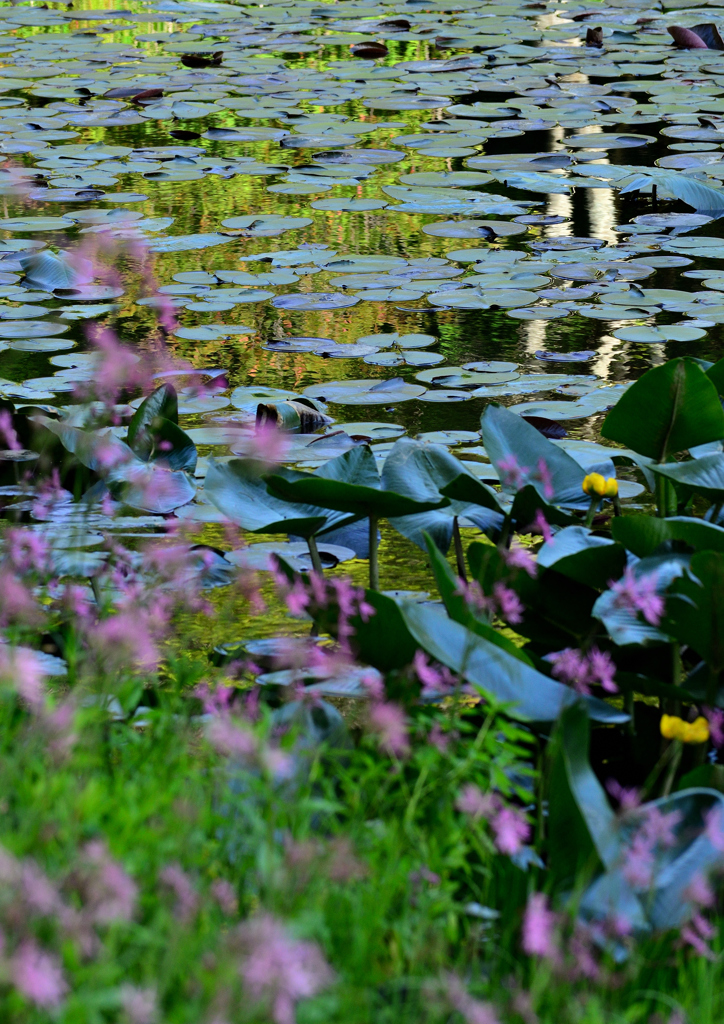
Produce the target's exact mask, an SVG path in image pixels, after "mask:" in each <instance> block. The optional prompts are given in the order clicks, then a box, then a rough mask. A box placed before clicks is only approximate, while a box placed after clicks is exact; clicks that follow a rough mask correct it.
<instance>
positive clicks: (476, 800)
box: [455, 782, 500, 819]
mask: <svg viewBox="0 0 724 1024" xmlns="http://www.w3.org/2000/svg"><path fill="white" fill-rule="evenodd" d="M455 806H456V807H457V809H458V810H459V811H462V813H463V814H469V815H470V817H471V818H473V819H478V818H484V819H487V818H489V817H490V815H491V814H493V812H494V811H496V810H497V808H498V807H499V806H500V800H499V798H498V797H497V796H496V795H495V793H483V791H482V790H481V789H479V788H478V787H477V786H476V785H475V784H474V783H473V782H468V783H467V785H465V786H463V788H462V789H461V790H460V793H459V794H458V798H457V800H456V801H455Z"/></svg>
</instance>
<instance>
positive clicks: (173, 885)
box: [158, 864, 199, 922]
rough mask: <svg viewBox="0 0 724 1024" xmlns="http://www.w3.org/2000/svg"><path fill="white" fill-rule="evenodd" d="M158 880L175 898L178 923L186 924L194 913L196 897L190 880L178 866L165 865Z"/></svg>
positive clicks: (197, 900) (196, 904)
mask: <svg viewBox="0 0 724 1024" xmlns="http://www.w3.org/2000/svg"><path fill="white" fill-rule="evenodd" d="M158 879H159V881H160V882H162V883H163V884H164V885H165V886H166V887H167V888H168V889H170V890H171V892H172V893H173V895H174V896H175V897H176V907H175V913H176V917H177V918H178V919H179V921H182V922H188V921H189V920H190V919H191V918H192V917H193V916H194V914H195V913H196V908H197V906H198V902H199V899H198V896H197V895H196V890H195V889H194V887H193V885H192V884H191V879H190V878H189V876H188V875H187V874H186V872H185V871H184V870H183V868H182V867H181V866H180V865H179V864H167V865H166V867H165V868H163V869H162V870H161V871H160V872H159V876H158Z"/></svg>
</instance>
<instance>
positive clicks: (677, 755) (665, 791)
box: [661, 740, 684, 796]
mask: <svg viewBox="0 0 724 1024" xmlns="http://www.w3.org/2000/svg"><path fill="white" fill-rule="evenodd" d="M672 746H673V748H674V752H673V754H672V755H671V761H670V763H669V770H668V772H667V773H666V778H665V779H664V785H663V788H662V790H661V795H662V796H668V795H669V793H670V792H671V787H672V786H673V784H674V779H675V778H676V773H677V771H678V769H679V765H680V764H681V754H682V751H683V749H684V744H683V743H682V742H681V740H674V742H673V744H672Z"/></svg>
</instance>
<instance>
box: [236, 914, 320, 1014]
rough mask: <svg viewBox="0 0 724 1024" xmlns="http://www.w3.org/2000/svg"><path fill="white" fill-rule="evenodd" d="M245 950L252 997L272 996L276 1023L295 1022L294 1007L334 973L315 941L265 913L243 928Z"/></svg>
mask: <svg viewBox="0 0 724 1024" xmlns="http://www.w3.org/2000/svg"><path fill="white" fill-rule="evenodd" d="M239 937H240V939H241V942H242V947H243V949H244V951H245V954H246V955H245V957H244V960H243V962H242V965H241V976H242V978H243V980H244V984H245V986H246V988H247V990H248V992H249V995H250V996H251V998H252V999H255V1000H268V1001H269V1002H270V1003H271V1016H272V1018H273V1020H274V1022H275V1024H294V1021H295V1014H294V1007H295V1004H296V1003H297V1002H299V1000H300V999H308V998H310V997H311V996H314V995H316V994H317V992H319V991H321V990H322V989H323V988H326V986H327V985H329V984H331V982H332V980H333V974H332V971H331V969H330V968H329V966H328V965H327V963H326V961H325V959H324V957H323V956H322V953H321V951H320V950H319V947H318V946H317V945H316V944H315V943H313V942H306V941H300V940H298V939H294V938H292V937H291V936H290V935H289V933H288V932H287V930H286V928H285V927H284V925H283V924H281V922H279V921H276V920H275V919H274V918H273V917H271V916H269V915H266V914H265V915H262V916H259V917H256V918H253V919H252V920H250V921H247V922H245V923H244V924H243V925H242V926H241V927H240V928H239Z"/></svg>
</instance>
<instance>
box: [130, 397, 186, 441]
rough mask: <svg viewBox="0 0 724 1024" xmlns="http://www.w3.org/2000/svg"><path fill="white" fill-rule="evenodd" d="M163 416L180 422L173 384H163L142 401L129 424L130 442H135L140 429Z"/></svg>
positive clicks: (173, 421) (174, 421)
mask: <svg viewBox="0 0 724 1024" xmlns="http://www.w3.org/2000/svg"><path fill="white" fill-rule="evenodd" d="M158 416H162V417H163V418H164V419H166V420H170V421H171V422H172V423H178V396H177V394H176V388H175V387H174V386H173V384H162V385H161V386H160V387H159V388H156V390H155V391H152V392H151V394H150V395H148V396H147V397H146V398H144V400H143V401H142V402H141V404H140V405H139V407H138V408H137V409H136V411H135V412H134V414H133V416H132V418H131V422H130V423H129V424H128V444H129V445H130V446H131V448H133V443H134V441H135V439H136V436H137V435H138V434H139V433H140V431H142V430H144V429H145V428H147V427H148V426H149V425H150V424H151V423H153V421H154V420H155V419H156V418H157V417H158Z"/></svg>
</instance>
